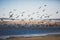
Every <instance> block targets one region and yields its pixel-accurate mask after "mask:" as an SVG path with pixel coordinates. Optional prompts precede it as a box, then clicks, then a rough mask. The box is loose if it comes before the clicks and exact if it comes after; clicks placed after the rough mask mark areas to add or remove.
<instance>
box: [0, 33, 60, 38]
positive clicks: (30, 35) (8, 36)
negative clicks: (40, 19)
mask: <svg viewBox="0 0 60 40" xmlns="http://www.w3.org/2000/svg"><path fill="white" fill-rule="evenodd" d="M50 34H60V32H59V33H46V34H26V35H25V34H24V35H7V36H0V39H6V38H10V37H32V36H47V35H50Z"/></svg>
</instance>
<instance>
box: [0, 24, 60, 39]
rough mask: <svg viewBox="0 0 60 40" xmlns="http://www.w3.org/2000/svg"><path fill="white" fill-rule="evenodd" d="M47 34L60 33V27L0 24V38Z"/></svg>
mask: <svg viewBox="0 0 60 40" xmlns="http://www.w3.org/2000/svg"><path fill="white" fill-rule="evenodd" d="M49 33H60V25H50V26H48V25H27V24H26V25H21V24H20V25H16V24H14V25H13V24H9V25H7V24H0V38H4V37H9V36H34V35H35V36H38V35H42V34H49Z"/></svg>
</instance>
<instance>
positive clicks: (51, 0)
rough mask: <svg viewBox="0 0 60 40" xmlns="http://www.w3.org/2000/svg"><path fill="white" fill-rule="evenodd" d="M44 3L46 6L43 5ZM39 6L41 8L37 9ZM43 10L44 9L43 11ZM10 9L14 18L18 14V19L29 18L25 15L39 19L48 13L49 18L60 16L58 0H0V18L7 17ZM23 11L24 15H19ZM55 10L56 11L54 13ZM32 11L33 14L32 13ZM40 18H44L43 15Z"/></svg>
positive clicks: (59, 0) (59, 1)
mask: <svg viewBox="0 0 60 40" xmlns="http://www.w3.org/2000/svg"><path fill="white" fill-rule="evenodd" d="M44 5H47V6H46V7H45V6H44ZM39 7H41V9H39ZM14 9H15V11H14ZM43 10H45V11H44V12H43ZM10 11H12V13H13V14H14V18H15V17H16V16H17V15H20V16H19V17H18V19H22V18H27V19H29V18H28V16H27V15H31V17H33V18H34V19H39V17H41V16H42V15H45V16H46V15H48V16H50V17H49V18H60V0H0V18H1V17H7V18H8V17H9V12H10ZM23 11H25V13H24V16H23V17H21V14H22V12H23ZM57 11H58V13H57V14H56V12H57ZM36 12H39V13H36ZM33 13H35V14H34V15H32V14H33ZM37 14H38V15H37ZM37 16H39V17H37ZM31 17H30V18H31ZM42 19H44V17H42Z"/></svg>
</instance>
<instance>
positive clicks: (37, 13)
mask: <svg viewBox="0 0 60 40" xmlns="http://www.w3.org/2000/svg"><path fill="white" fill-rule="evenodd" d="M46 6H47V5H44V7H46ZM41 8H42V7H39V8H38V9H39V10H40V9H41ZM13 11H16V9H14V10H13ZM45 11H46V10H45V9H43V10H42V12H45ZM24 13H25V11H23V12H22V13H21V14H19V15H16V17H15V18H19V17H20V16H21V17H23V16H24ZM58 13H59V11H56V14H58ZM34 14H36V15H38V16H37V17H38V18H40V19H42V18H43V17H44V18H49V17H50V16H51V15H48V14H45V15H44V14H43V15H40V12H39V11H37V12H33V13H32V14H31V15H32V16H33V15H34ZM31 15H27V16H28V18H29V17H31ZM13 17H14V13H12V11H10V12H9V18H13ZM25 19H26V18H24V19H21V20H25ZM33 19H34V18H33V17H31V18H30V19H29V20H33Z"/></svg>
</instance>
